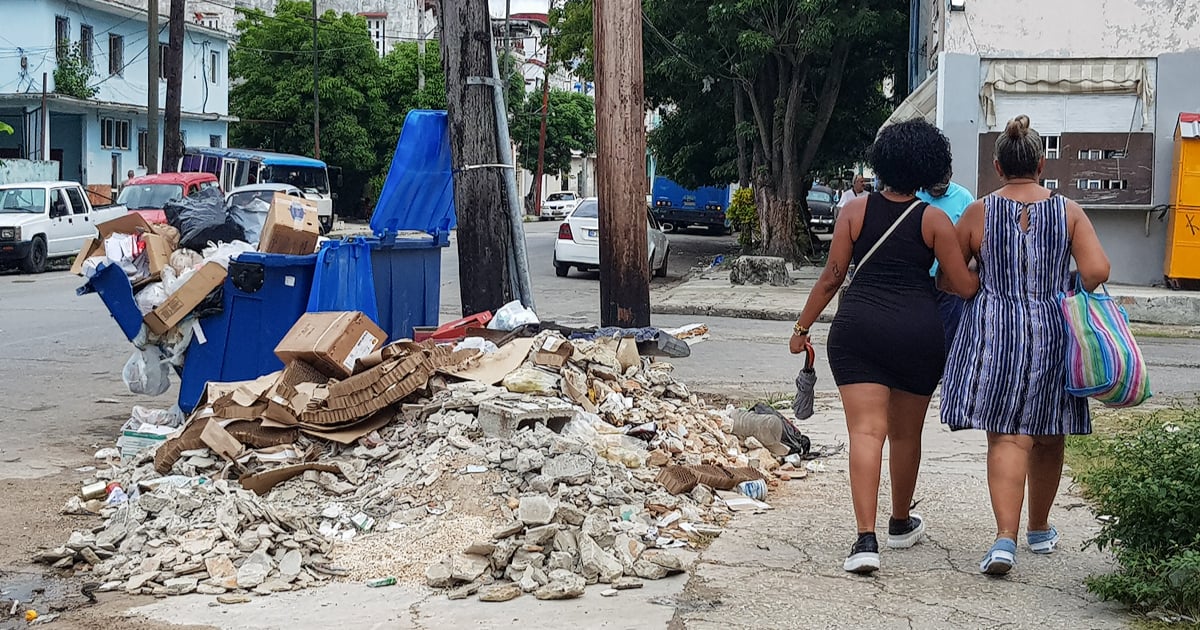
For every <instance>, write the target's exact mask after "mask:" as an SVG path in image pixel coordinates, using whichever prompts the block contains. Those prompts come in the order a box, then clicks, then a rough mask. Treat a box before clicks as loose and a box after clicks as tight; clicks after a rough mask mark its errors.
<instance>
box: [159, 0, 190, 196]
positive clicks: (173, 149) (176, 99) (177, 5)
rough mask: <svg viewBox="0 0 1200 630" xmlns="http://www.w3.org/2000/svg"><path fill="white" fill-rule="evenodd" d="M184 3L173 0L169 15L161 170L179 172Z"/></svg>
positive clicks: (181, 144)
mask: <svg viewBox="0 0 1200 630" xmlns="http://www.w3.org/2000/svg"><path fill="white" fill-rule="evenodd" d="M184 4H185V2H184V0H171V14H170V16H169V18H168V20H169V26H168V28H167V61H166V64H167V111H166V114H165V115H164V120H163V163H162V168H161V169H160V170H161V171H162V172H164V173H174V172H177V171H178V170H179V161H180V160H181V159H183V134H182V130H181V129H180V128H179V123H180V114H181V111H180V110H181V109H182V107H183V37H184V35H183V25H184V20H185V19H186V18H185V17H184V14H185V11H184V8H185V7H184ZM156 41H157V40H156ZM151 54H153V53H151ZM156 80H157V79H156Z"/></svg>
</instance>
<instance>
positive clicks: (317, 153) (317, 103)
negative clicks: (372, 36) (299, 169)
mask: <svg viewBox="0 0 1200 630" xmlns="http://www.w3.org/2000/svg"><path fill="white" fill-rule="evenodd" d="M319 25H320V14H319V13H317V0H313V157H314V158H316V159H318V160H319V159H321V94H320V91H319V90H318V89H317V87H318V86H317V84H318V82H319V81H320V79H321V65H320V59H319V57H318V56H317V27H318V26H319Z"/></svg>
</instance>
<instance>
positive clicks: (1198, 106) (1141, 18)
mask: <svg viewBox="0 0 1200 630" xmlns="http://www.w3.org/2000/svg"><path fill="white" fill-rule="evenodd" d="M910 10H911V18H912V22H911V23H912V32H911V39H910V59H909V65H910V84H911V85H913V86H916V87H915V89H914V90H913V91H912V93H911V94H910V95H909V96H908V98H907V99H906V100H905V101H904V102H903V103H902V104H901V105H900V107H898V108H897V110H896V112H895V114H893V116H892V118H890V119H889V121H892V122H894V121H897V120H903V119H906V118H911V117H914V116H921V117H924V118H926V119H928V120H930V121H931V122H933V123H935V124H936V125H937V126H938V127H939V128H941V129H942V130H943V131H944V132H945V133H946V135H947V137H949V138H950V141H951V143H952V145H953V149H954V176H955V181H957V182H958V183H960V184H962V185H964V186H966V187H967V188H968V189H970V190H972V191H974V192H975V193H976V194H977V195H982V194H987V193H988V192H990V191H992V190H994V189H995V188H997V187H998V186H999V185H1000V181H999V178H998V177H997V176H996V174H995V171H994V169H993V168H992V147H993V146H994V144H995V140H996V138H997V137H998V135H999V133H1000V132H1001V131H1003V129H1004V125H1005V123H1006V121H1007V120H1009V119H1010V118H1012V117H1014V116H1016V115H1018V114H1026V115H1028V116H1029V117H1030V119H1031V121H1032V124H1033V127H1034V128H1035V129H1037V130H1038V131H1039V132H1040V133H1041V134H1042V137H1043V138H1044V139H1045V141H1046V149H1047V156H1046V157H1047V161H1046V169H1045V172H1044V174H1043V178H1044V181H1043V184H1044V185H1045V186H1046V187H1048V188H1055V189H1058V190H1060V191H1061V192H1062V193H1063V194H1064V195H1066V196H1067V197H1070V198H1072V199H1075V200H1076V201H1078V202H1079V203H1080V204H1082V205H1083V206H1084V208H1085V209H1086V210H1087V211H1088V215H1089V216H1090V217H1091V219H1092V221H1093V223H1094V224H1095V225H1096V229H1097V231H1098V232H1099V233H1100V237H1101V240H1102V241H1103V243H1104V247H1105V250H1106V251H1107V252H1108V255H1109V257H1110V258H1111V259H1112V263H1113V264H1112V280H1113V281H1114V282H1126V283H1136V284H1150V283H1153V282H1160V281H1162V261H1163V255H1164V250H1165V244H1166V222H1165V220H1160V216H1162V215H1163V213H1161V212H1160V211H1155V210H1154V208H1155V207H1156V206H1159V205H1161V204H1167V203H1169V201H1170V186H1171V181H1170V180H1171V160H1172V155H1173V134H1174V130H1175V124H1176V120H1177V118H1178V116H1179V113H1180V112H1187V111H1200V81H1197V77H1198V76H1200V74H1197V70H1196V69H1197V68H1200V3H1196V2H1179V1H1177V0H1054V1H1052V2H1047V1H1045V0H1008V1H1007V2H988V1H984V0H949V1H947V0H911V9H910Z"/></svg>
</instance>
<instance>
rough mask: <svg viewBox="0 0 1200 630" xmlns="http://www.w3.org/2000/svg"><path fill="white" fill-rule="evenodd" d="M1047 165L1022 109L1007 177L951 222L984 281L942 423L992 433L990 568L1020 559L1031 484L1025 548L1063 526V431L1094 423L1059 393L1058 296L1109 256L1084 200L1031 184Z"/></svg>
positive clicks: (956, 360) (1002, 157) (1005, 144)
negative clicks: (1056, 507) (1058, 515)
mask: <svg viewBox="0 0 1200 630" xmlns="http://www.w3.org/2000/svg"><path fill="white" fill-rule="evenodd" d="M1044 166H1045V157H1044V154H1043V152H1042V140H1041V137H1040V136H1039V135H1038V133H1037V132H1036V131H1034V130H1033V129H1030V128H1029V118H1027V117H1025V116H1019V117H1017V118H1016V119H1014V120H1011V121H1009V123H1008V126H1007V128H1006V129H1005V131H1004V133H1003V134H1001V136H1000V138H999V139H998V140H997V141H996V153H995V167H996V172H998V173H999V174H1000V176H1001V178H1002V179H1003V180H1004V186H1003V187H1002V188H1000V189H999V190H997V191H996V192H994V193H992V194H991V195H989V196H988V197H987V198H985V199H982V200H980V201H976V202H975V203H973V204H971V205H970V206H969V207H968V208H967V211H966V213H965V214H964V215H963V217H962V220H961V221H960V222H959V224H958V234H959V241H960V243H961V244H962V248H963V251H964V252H965V254H966V255H967V257H968V261H969V262H970V261H971V260H972V259H973V260H974V261H975V263H976V264H978V266H979V278H980V289H979V293H978V294H977V295H976V296H975V298H974V299H972V300H971V301H970V302H968V303H967V306H966V310H965V311H964V312H963V318H962V323H961V324H960V328H959V332H958V337H957V338H956V339H955V341H954V346H953V348H952V349H951V351H950V356H949V358H948V361H947V366H946V374H945V377H944V381H943V385H942V388H943V392H942V421H943V422H945V423H946V424H947V425H949V426H950V428H951V429H953V430H959V429H979V430H982V431H986V432H987V439H988V459H987V462H988V490H989V492H990V494H991V500H992V510H993V511H994V512H995V516H996V541H995V543H994V544H993V546H992V548H991V549H990V550H989V551H988V553H987V555H986V556H984V559H983V561H982V562H981V563H980V570H981V571H982V572H984V573H987V574H989V575H1002V574H1005V573H1007V572H1008V571H1009V570H1011V569H1012V567H1013V565H1014V564H1015V563H1016V550H1017V546H1016V539H1017V531H1018V528H1019V527H1020V519H1021V507H1022V504H1023V503H1024V500H1025V486H1026V483H1027V482H1028V486H1029V521H1028V523H1027V529H1026V538H1027V542H1028V544H1029V548H1030V550H1031V551H1033V552H1034V553H1050V552H1052V551H1054V548H1055V546H1056V545H1057V543H1058V539H1059V535H1058V531H1057V530H1056V529H1055V528H1054V527H1053V526H1051V525H1050V521H1049V517H1050V506H1051V504H1052V503H1053V502H1054V496H1055V494H1056V493H1057V492H1058V484H1059V479H1060V478H1061V477H1062V464H1063V444H1064V441H1065V436H1066V435H1071V434H1086V433H1090V432H1091V430H1092V427H1091V419H1090V418H1089V416H1088V407H1087V400H1086V399H1084V398H1076V397H1074V396H1072V395H1070V394H1068V393H1067V391H1066V354H1067V337H1066V329H1065V327H1064V325H1063V316H1062V313H1061V311H1060V310H1059V307H1058V295H1059V293H1061V292H1064V291H1066V290H1067V289H1068V288H1069V287H1070V286H1071V271H1070V265H1071V259H1072V258H1073V259H1074V260H1075V265H1076V267H1077V269H1078V273H1079V274H1080V276H1081V279H1082V280H1083V285H1084V287H1085V288H1086V289H1087V290H1089V291H1091V290H1094V289H1095V288H1096V287H1097V286H1099V285H1100V284H1101V283H1103V282H1104V281H1106V280H1107V279H1108V272H1109V264H1108V258H1107V257H1106V256H1105V254H1104V250H1103V249H1102V248H1101V246H1100V240H1099V238H1097V236H1096V231H1095V229H1094V228H1093V227H1092V224H1091V222H1090V221H1089V220H1088V218H1087V216H1086V215H1085V214H1084V212H1083V209H1082V208H1080V207H1079V204H1077V203H1075V202H1073V201H1070V200H1068V199H1066V198H1064V197H1063V196H1061V195H1057V194H1055V193H1054V192H1053V191H1050V190H1047V189H1045V188H1043V187H1042V186H1040V185H1039V184H1038V180H1039V178H1040V176H1041V173H1042V168H1043V167H1044Z"/></svg>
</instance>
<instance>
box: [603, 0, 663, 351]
mask: <svg viewBox="0 0 1200 630" xmlns="http://www.w3.org/2000/svg"><path fill="white" fill-rule="evenodd" d="M592 17H593V22H594V28H593V32H594V33H595V42H596V153H597V157H596V190H597V192H598V197H599V202H600V323H601V325H602V326H622V327H641V326H649V325H650V263H649V260H648V257H649V255H650V254H649V244H648V243H647V239H646V193H645V188H646V127H645V110H644V108H643V104H642V103H643V97H644V84H643V78H642V4H641V2H640V0H595V5H594V12H593V14H592Z"/></svg>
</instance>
